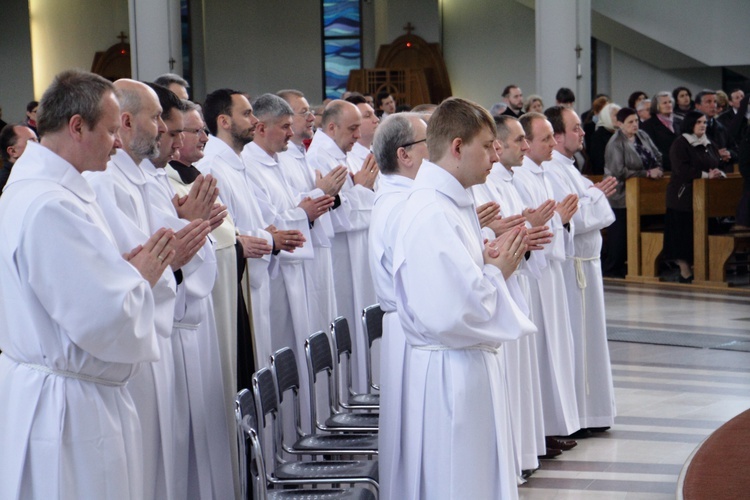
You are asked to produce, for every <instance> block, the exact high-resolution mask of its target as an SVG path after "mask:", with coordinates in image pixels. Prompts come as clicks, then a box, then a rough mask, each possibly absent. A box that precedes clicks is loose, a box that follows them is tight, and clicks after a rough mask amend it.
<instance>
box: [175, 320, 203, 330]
mask: <svg viewBox="0 0 750 500" xmlns="http://www.w3.org/2000/svg"><path fill="white" fill-rule="evenodd" d="M198 326H199V324H198V325H194V324H191V323H180V322H179V321H175V322H174V323H173V324H172V329H173V330H174V329H175V328H179V329H181V330H197V329H198Z"/></svg>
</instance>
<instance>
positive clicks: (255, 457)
mask: <svg viewBox="0 0 750 500" xmlns="http://www.w3.org/2000/svg"><path fill="white" fill-rule="evenodd" d="M255 403H256V401H254V398H253V397H252V395H251V393H250V391H248V390H247V389H243V390H242V391H240V392H239V393H238V394H237V397H236V399H235V410H236V417H237V420H238V426H237V431H238V439H239V445H240V449H239V451H240V470H241V471H242V473H241V479H240V484H241V495H242V498H243V499H246V498H248V489H247V485H248V476H250V482H251V484H252V491H253V496H252V497H251V498H255V499H260V500H282V499H286V500H305V499H309V498H310V497H311V495H313V496H314V497H315V498H320V499H331V500H333V499H341V500H343V499H348V500H375V498H376V496H375V495H374V494H373V493H372V492H371V491H370V490H367V489H365V488H362V487H356V486H355V487H352V488H332V489H319V488H317V485H319V484H334V483H340V482H352V483H365V484H366V485H368V486H371V487H373V488H374V489H375V491H376V492H377V490H378V485H377V482H376V481H372V480H371V479H359V478H356V479H354V480H353V481H352V480H351V478H343V479H342V478H341V477H336V478H326V479H324V480H321V479H317V478H315V479H306V480H303V481H300V480H278V479H276V478H274V477H273V476H271V475H269V474H268V473H267V472H266V468H265V461H264V458H263V448H262V445H261V440H260V436H259V435H258V421H257V409H256V408H255ZM247 441H249V442H250V447H249V449H248V447H247ZM248 455H249V463H248ZM320 463H321V464H325V462H320ZM269 482H270V483H271V484H279V485H284V486H289V485H300V486H301V485H313V488H314V489H312V490H310V489H306V490H301V489H298V490H283V491H273V490H272V491H269V490H268V483H269Z"/></svg>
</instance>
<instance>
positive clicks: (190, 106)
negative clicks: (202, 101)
mask: <svg viewBox="0 0 750 500" xmlns="http://www.w3.org/2000/svg"><path fill="white" fill-rule="evenodd" d="M181 101H182V107H183V109H182V110H181V111H182V112H183V113H187V112H188V111H197V112H198V113H201V114H203V113H202V112H201V107H200V106H199V105H198V104H195V103H194V102H193V101H189V100H187V99H181Z"/></svg>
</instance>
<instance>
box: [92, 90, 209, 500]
mask: <svg viewBox="0 0 750 500" xmlns="http://www.w3.org/2000/svg"><path fill="white" fill-rule="evenodd" d="M114 85H115V88H116V89H117V97H118V99H119V101H120V105H121V110H120V130H119V134H120V139H121V142H122V149H118V150H117V152H116V153H115V155H114V156H113V157H112V159H111V160H110V162H109V164H108V166H107V170H106V171H105V172H98V173H93V174H91V175H88V176H87V180H88V182H89V184H91V186H92V187H93V188H94V191H95V192H96V194H97V201H98V202H99V204H100V205H101V208H102V212H103V213H104V217H105V218H106V219H107V222H108V223H109V225H110V227H111V228H112V233H113V234H114V236H115V239H116V241H117V246H118V248H120V251H122V252H125V251H126V250H127V249H131V248H133V247H134V246H135V245H138V244H142V243H143V242H144V241H146V239H147V235H149V234H152V233H154V232H155V231H156V230H157V229H159V228H161V227H167V225H165V224H163V221H162V220H159V219H157V218H156V217H154V214H153V213H152V210H151V206H150V202H149V192H148V187H147V178H146V174H145V172H144V170H143V168H142V165H144V164H145V163H146V160H147V159H150V158H156V157H158V156H159V155H160V149H159V146H160V138H161V137H162V136H163V135H164V134H166V133H167V127H166V125H165V124H164V121H163V120H162V117H161V114H162V107H161V104H160V103H159V99H158V97H157V95H156V93H155V92H154V91H153V90H152V89H150V88H149V87H148V86H146V85H145V84H143V83H141V82H136V81H134V80H128V79H123V80H118V81H117V82H115V84H114ZM208 231H209V227H208V223H205V224H202V223H201V222H198V221H196V222H194V223H191V224H188V225H187V226H186V227H185V228H183V229H181V230H180V231H177V232H176V233H175V237H176V238H175V250H176V252H175V258H174V260H173V261H172V263H171V266H170V268H167V270H166V271H165V272H164V273H163V274H162V276H161V278H160V280H159V281H158V282H157V284H156V286H155V287H154V289H153V292H154V303H155V306H156V314H155V325H156V332H157V334H158V336H157V339H158V344H159V360H158V361H155V362H152V363H148V364H147V365H146V366H143V367H142V369H141V370H139V371H138V373H137V374H136V375H135V376H134V377H133V379H132V380H131V381H130V382H129V383H128V388H129V389H130V392H131V394H132V396H133V402H134V404H135V409H136V411H137V412H138V416H139V419H140V422H141V428H142V446H143V453H142V458H141V460H142V461H143V467H144V477H143V485H144V494H143V498H146V499H151V498H161V497H163V496H165V495H168V494H171V492H172V491H173V488H174V484H175V480H174V467H173V465H172V449H173V439H174V438H173V418H174V406H175V405H174V372H175V366H174V356H173V348H172V341H171V336H172V328H173V324H174V314H175V303H176V299H177V293H178V284H177V283H178V282H181V281H182V271H181V270H180V268H182V266H183V265H184V264H185V263H186V262H187V261H188V260H189V258H190V257H191V256H192V255H191V252H192V249H193V248H200V245H201V244H202V241H203V240H205V237H206V235H207V234H208Z"/></svg>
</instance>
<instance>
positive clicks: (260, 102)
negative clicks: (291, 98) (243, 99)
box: [253, 94, 294, 121]
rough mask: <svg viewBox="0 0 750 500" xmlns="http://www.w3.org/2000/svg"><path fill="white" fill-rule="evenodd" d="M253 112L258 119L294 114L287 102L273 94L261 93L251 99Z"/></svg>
mask: <svg viewBox="0 0 750 500" xmlns="http://www.w3.org/2000/svg"><path fill="white" fill-rule="evenodd" d="M253 113H255V116H256V117H257V118H258V120H260V121H264V119H268V118H271V119H276V118H283V117H285V116H293V115H294V111H293V110H292V107H291V106H290V105H289V103H288V102H286V101H285V100H284V99H282V98H281V97H279V96H277V95H275V94H263V95H262V96H260V97H258V98H257V99H255V101H253Z"/></svg>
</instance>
